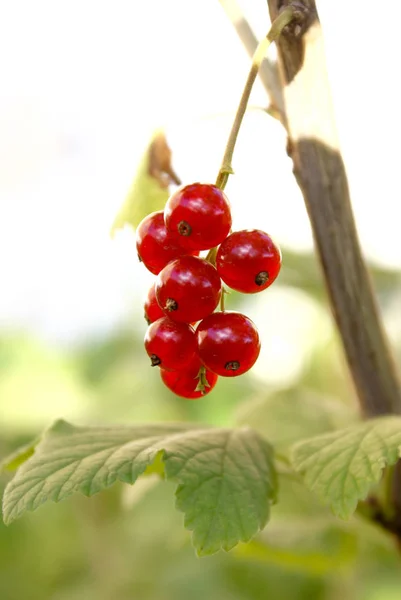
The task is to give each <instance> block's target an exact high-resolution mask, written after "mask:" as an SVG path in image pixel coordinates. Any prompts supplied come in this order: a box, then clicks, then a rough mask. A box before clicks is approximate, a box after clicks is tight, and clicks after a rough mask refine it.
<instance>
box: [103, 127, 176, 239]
mask: <svg viewBox="0 0 401 600" xmlns="http://www.w3.org/2000/svg"><path fill="white" fill-rule="evenodd" d="M172 182H173V183H176V184H179V183H181V182H180V180H179V179H178V177H177V175H176V174H175V172H174V170H173V168H172V166H171V150H170V148H169V146H168V144H167V140H166V138H165V136H164V134H163V132H162V131H156V133H155V134H154V136H153V138H152V139H151V141H150V144H149V146H148V148H147V149H146V151H145V152H144V154H143V157H142V159H141V162H140V164H139V166H138V169H137V172H136V174H135V177H134V180H133V182H132V185H131V188H130V190H129V192H128V195H127V197H126V199H125V201H124V203H123V205H122V206H121V208H120V210H119V212H118V213H117V215H116V217H115V219H114V223H113V225H112V227H111V235H114V233H115V232H116V231H117V230H118V229H122V228H123V227H124V226H125V225H131V226H132V227H134V228H135V227H137V225H138V224H139V223H140V222H141V221H142V219H143V218H145V217H146V216H147V215H148V214H149V213H151V212H154V211H157V210H162V209H163V208H164V205H165V204H166V202H167V200H168V198H169V195H170V194H169V189H168V186H169V184H170V183H172Z"/></svg>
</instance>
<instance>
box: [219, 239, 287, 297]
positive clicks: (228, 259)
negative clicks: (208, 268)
mask: <svg viewBox="0 0 401 600" xmlns="http://www.w3.org/2000/svg"><path fill="white" fill-rule="evenodd" d="M280 267H281V252H280V248H279V247H278V246H277V245H276V244H275V243H274V242H273V240H272V239H271V237H270V236H269V235H268V234H267V233H265V232H264V231H260V230H259V229H246V230H243V231H236V232H234V233H232V234H231V235H230V236H228V238H227V239H225V240H224V242H223V243H222V244H221V246H220V248H219V249H218V252H217V256H216V268H217V271H218V273H219V275H220V277H221V278H222V280H223V281H224V283H226V284H227V285H228V286H229V287H230V288H232V289H233V290H237V291H238V292H243V293H244V294H255V293H256V292H261V291H262V290H265V289H266V288H267V287H269V285H271V284H272V283H273V281H274V280H275V279H276V277H277V275H278V274H279V272H280Z"/></svg>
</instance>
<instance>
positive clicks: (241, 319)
mask: <svg viewBox="0 0 401 600" xmlns="http://www.w3.org/2000/svg"><path fill="white" fill-rule="evenodd" d="M196 335H197V339H198V352H199V357H200V359H201V361H202V363H203V364H204V365H205V367H206V368H207V369H209V370H210V371H213V373H217V375H223V376H224V377H236V376H237V375H242V373H245V372H246V371H248V370H249V369H250V368H251V367H252V366H253V365H254V364H255V362H256V359H257V358H258V356H259V352H260V341H259V334H258V330H257V329H256V327H255V324H254V323H253V322H252V321H251V319H249V318H248V317H246V316H245V315H242V314H241V313H237V312H218V313H214V314H213V315H210V316H208V317H206V319H203V321H202V322H201V323H199V325H198V327H197V330H196Z"/></svg>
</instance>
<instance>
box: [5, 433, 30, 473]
mask: <svg viewBox="0 0 401 600" xmlns="http://www.w3.org/2000/svg"><path fill="white" fill-rule="evenodd" d="M38 443H39V439H37V440H35V441H34V442H30V443H29V444H25V445H24V446H21V447H20V448H17V450H15V451H14V452H13V453H12V454H9V456H6V458H4V459H3V460H2V461H1V462H0V473H3V472H5V471H15V470H16V469H18V467H20V466H21V465H22V464H23V463H24V462H26V461H27V460H28V458H30V457H31V456H32V454H33V453H34V452H35V446H36V445H37V444H38Z"/></svg>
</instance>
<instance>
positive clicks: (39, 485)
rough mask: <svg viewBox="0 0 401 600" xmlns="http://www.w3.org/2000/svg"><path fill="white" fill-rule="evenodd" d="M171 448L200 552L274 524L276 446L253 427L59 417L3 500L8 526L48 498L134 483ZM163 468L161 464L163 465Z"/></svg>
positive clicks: (169, 474) (172, 472)
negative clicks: (82, 422) (101, 423)
mask: <svg viewBox="0 0 401 600" xmlns="http://www.w3.org/2000/svg"><path fill="white" fill-rule="evenodd" d="M161 453H163V455H162V458H163V463H164V472H165V476H166V478H167V479H171V480H173V481H176V482H177V483H178V488H177V491H176V497H177V508H178V509H179V510H181V511H183V512H184V514H185V526H186V528H187V529H189V530H191V531H193V543H194V546H195V547H196V549H197V552H198V554H199V555H206V554H213V553H214V552H217V551H218V550H219V549H220V548H223V549H224V550H230V549H231V548H233V547H234V546H235V545H236V544H237V543H238V542H239V541H248V540H250V539H251V537H252V536H253V535H255V534H256V533H257V532H258V531H259V530H260V529H261V528H262V527H264V525H265V524H266V522H267V520H268V517H269V512H270V504H271V503H272V502H273V501H274V500H275V491H276V474H275V471H274V466H273V451H272V448H271V446H270V445H269V444H268V443H267V442H266V441H265V440H263V439H262V438H261V437H259V435H258V434H257V433H256V432H254V431H252V430H251V429H249V428H243V429H212V428H210V429H205V428H200V427H197V426H191V425H183V424H162V425H148V426H146V425H143V426H132V427H122V426H121V427H100V428H94V427H74V426H73V425H70V424H68V423H66V422H65V421H58V422H57V423H55V425H54V426H53V427H52V428H51V429H49V430H48V431H47V432H45V434H44V436H43V438H42V441H41V442H40V443H39V444H38V446H37V448H36V450H35V454H34V455H33V456H32V457H31V458H30V459H29V460H28V461H27V462H26V463H25V464H24V465H22V467H21V468H20V469H19V470H18V472H17V474H16V476H15V477H14V479H13V480H12V481H11V482H10V483H9V484H8V486H7V488H6V491H5V494H4V498H3V516H4V521H5V523H6V524H8V523H11V522H12V521H13V520H14V519H16V518H18V517H19V516H21V515H22V514H23V513H24V512H25V511H27V510H35V509H36V508H38V507H39V506H40V505H41V504H43V503H44V502H46V501H47V500H53V501H55V502H58V501H60V500H63V499H65V498H67V497H68V496H70V495H71V494H73V493H74V492H81V493H83V494H85V495H87V496H91V495H93V494H95V493H97V492H100V491H101V490H103V489H105V488H107V487H109V486H111V485H112V484H113V483H114V482H115V481H117V480H119V481H122V482H124V483H130V484H133V483H134V482H135V480H136V479H137V477H138V476H139V475H141V474H143V473H144V472H145V471H146V469H147V468H148V467H149V465H152V463H154V461H155V459H156V461H158V460H159V459H160V456H161ZM156 470H157V471H159V472H160V470H161V469H160V467H157V469H156Z"/></svg>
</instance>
